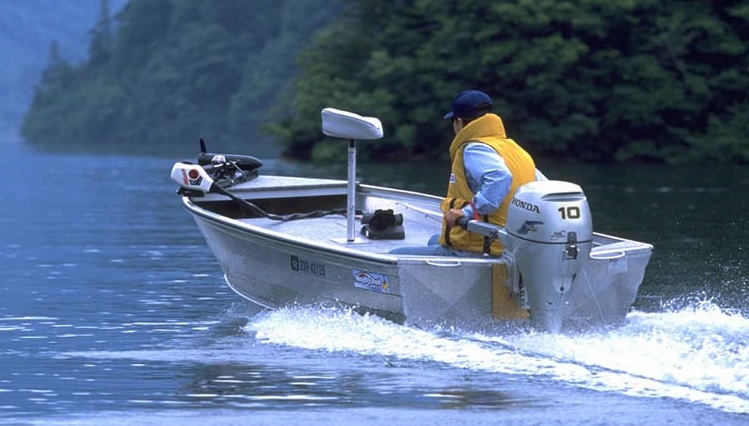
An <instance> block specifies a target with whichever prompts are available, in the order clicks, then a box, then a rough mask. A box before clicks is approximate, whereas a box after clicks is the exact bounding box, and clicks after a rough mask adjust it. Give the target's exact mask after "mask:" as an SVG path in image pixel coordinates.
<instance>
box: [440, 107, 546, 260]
mask: <svg viewBox="0 0 749 426" xmlns="http://www.w3.org/2000/svg"><path fill="white" fill-rule="evenodd" d="M475 142H480V143H483V144H486V145H489V146H490V147H492V148H493V149H494V150H495V151H497V154H499V156H500V157H502V159H504V162H505V165H506V166H507V168H508V169H509V170H510V173H511V174H512V184H511V185H510V191H509V193H508V194H507V195H506V196H505V198H504V200H502V203H501V204H500V206H499V208H498V209H497V210H495V211H494V212H493V213H491V214H488V215H483V216H482V217H481V220H483V221H485V222H489V223H492V224H495V225H499V226H502V227H504V226H505V225H506V224H507V210H508V208H509V206H510V201H511V200H512V197H513V195H514V194H515V191H516V190H517V189H518V187H519V186H520V185H523V184H525V183H528V182H531V181H534V180H536V174H535V173H536V165H535V163H534V162H533V158H531V156H530V155H529V154H528V153H527V152H526V151H525V150H524V149H523V148H521V147H520V145H518V144H517V143H515V141H513V140H512V139H508V138H507V135H506V134H505V127H504V124H502V119H501V118H500V117H499V116H498V115H496V114H491V113H489V114H486V115H484V116H482V117H479V118H477V119H476V120H474V121H471V122H470V123H468V125H467V126H465V127H464V128H463V129H462V130H461V131H460V132H458V134H457V135H455V139H453V142H452V144H451V145H450V160H451V161H452V171H451V174H450V183H449V185H448V187H447V196H446V197H445V199H444V200H443V201H442V206H441V207H442V211H443V212H447V211H448V210H450V209H453V208H455V209H460V208H463V207H465V206H467V205H468V204H470V201H471V200H472V199H473V197H474V195H475V193H474V192H473V191H471V189H470V188H469V186H468V179H467V177H466V172H465V166H464V164H463V151H465V148H466V146H467V145H468V144H469V143H475ZM440 244H442V245H443V246H446V247H451V248H453V249H456V250H464V251H473V252H483V251H484V237H483V236H481V235H478V234H473V233H470V232H468V231H466V230H464V229H463V228H461V227H459V226H455V227H449V226H447V223H443V229H442V235H441V236H440ZM501 253H502V244H501V243H500V242H499V241H495V242H494V243H492V246H491V254H492V255H500V254H501Z"/></svg>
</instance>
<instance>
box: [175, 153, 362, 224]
mask: <svg viewBox="0 0 749 426" xmlns="http://www.w3.org/2000/svg"><path fill="white" fill-rule="evenodd" d="M262 164H263V163H262V162H261V161H260V160H258V159H257V158H255V157H252V156H249V155H233V154H229V155H226V154H213V153H208V152H206V149H205V142H204V141H203V139H201V140H200V154H198V164H193V163H190V162H188V161H180V162H177V163H175V164H174V166H172V173H171V178H172V180H173V181H175V182H177V183H178V184H179V186H180V187H179V189H178V190H177V193H178V194H180V195H185V196H190V197H202V196H204V195H205V194H209V193H210V194H220V195H223V196H224V197H227V198H229V199H231V200H232V201H234V202H235V203H237V204H238V205H240V206H242V207H243V208H245V209H247V210H248V211H250V212H252V213H253V214H255V215H257V216H259V217H264V218H267V219H271V220H279V221H289V220H297V219H307V218H313V217H323V216H327V215H333V214H339V215H345V214H346V213H347V211H346V210H341V209H339V210H324V211H313V212H304V213H291V214H286V215H278V214H273V213H268V212H266V211H265V210H263V209H261V208H260V207H258V206H257V205H255V204H253V203H251V202H250V201H248V200H245V199H244V198H241V197H237V196H236V195H234V194H232V193H231V192H229V191H228V190H227V189H226V188H229V187H231V186H232V185H235V184H237V183H241V182H246V181H248V180H251V179H254V178H256V177H257V176H258V170H257V169H259V168H260V166H262ZM356 213H361V212H357V211H354V212H353V214H356Z"/></svg>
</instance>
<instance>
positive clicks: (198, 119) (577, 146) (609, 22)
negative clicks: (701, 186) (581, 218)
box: [22, 0, 749, 164]
mask: <svg viewBox="0 0 749 426" xmlns="http://www.w3.org/2000/svg"><path fill="white" fill-rule="evenodd" d="M91 34H92V35H91V43H90V47H89V55H88V58H87V60H86V61H83V62H82V63H80V64H69V63H66V62H65V61H64V60H62V59H61V58H60V56H59V54H57V53H56V46H55V45H54V44H53V45H52V46H50V54H49V64H48V67H47V69H46V70H45V72H44V74H43V77H42V79H41V81H40V82H39V84H38V85H37V87H36V90H35V95H34V99H33V102H32V105H31V108H30V109H29V111H28V113H27V114H26V116H25V119H24V124H23V129H22V133H23V135H24V138H25V139H26V141H27V142H29V143H31V144H35V145H39V146H45V147H55V148H58V149H65V148H69V147H73V146H87V147H98V148H107V149H109V150H123V151H126V150H138V149H141V150H145V149H149V150H157V149H158V150H160V151H162V152H163V151H170V150H171V151H174V152H178V151H179V150H180V149H182V150H184V148H182V147H185V146H191V147H192V146H193V145H189V144H192V143H195V144H196V142H195V141H197V140H198V138H200V137H205V138H206V140H208V141H210V142H209V143H211V145H213V146H214V147H215V149H220V150H223V151H227V150H230V149H234V150H237V149H241V150H242V153H247V154H255V155H266V154H263V153H279V154H280V155H283V156H286V157H289V158H294V159H299V160H312V161H329V160H334V159H338V158H340V157H342V156H345V150H342V149H340V143H338V142H336V141H331V140H328V139H326V138H324V137H323V135H322V133H321V130H320V110H321V109H322V108H324V107H329V106H331V107H336V108H340V109H347V110H350V111H353V112H356V113H359V114H362V115H367V116H376V117H379V118H380V119H381V120H382V122H383V125H384V128H385V135H386V136H385V138H384V140H382V141H378V142H377V143H371V144H361V147H360V152H359V156H360V157H362V158H363V159H364V160H373V161H396V160H406V159H410V160H414V159H444V158H445V157H446V155H447V152H446V151H447V149H446V148H447V146H448V144H449V140H450V139H451V137H452V133H451V127H450V125H449V123H446V122H445V121H444V120H441V117H442V115H443V114H444V113H445V112H446V111H447V110H449V108H450V103H451V101H452V98H453V97H454V96H455V94H457V93H458V92H459V91H461V90H464V89H469V88H474V89H480V90H484V91H486V92H487V93H489V94H490V95H491V96H492V98H493V99H494V104H495V112H496V113H498V114H499V115H500V116H502V117H503V119H504V121H505V127H506V128H507V131H508V135H509V137H511V138H513V139H515V140H517V141H518V142H520V143H521V144H522V145H523V146H524V147H526V148H527V149H528V150H529V151H530V152H531V153H532V154H534V155H535V156H539V157H543V158H551V159H564V160H577V161H585V162H599V163H609V162H648V163H667V164H681V163H738V164H746V163H749V138H747V135H748V134H749V95H748V94H749V62H748V61H747V57H748V55H747V48H748V46H749V3H747V2H742V1H717V0H674V1H669V2H664V1H661V0H618V1H609V0H513V1H504V0H501V1H498V0H474V1H471V2H444V1H440V0H350V1H347V2H343V1H334V0H274V1H270V0H221V1H215V2H214V1H211V2H207V1H202V0H131V2H130V3H129V4H128V5H127V6H126V7H125V8H124V10H123V11H122V12H121V13H120V14H119V15H117V16H116V17H115V18H110V17H109V13H108V11H107V0H102V13H101V18H100V20H99V22H98V24H97V25H96V27H95V28H93V29H92V33H91ZM195 146H197V145H195Z"/></svg>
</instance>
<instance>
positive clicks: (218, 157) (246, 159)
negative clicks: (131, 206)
mask: <svg viewBox="0 0 749 426" xmlns="http://www.w3.org/2000/svg"><path fill="white" fill-rule="evenodd" d="M262 165H263V163H262V162H261V161H260V160H258V159H257V158H255V157H252V156H249V155H236V154H214V153H211V152H206V148H205V141H204V140H203V139H202V138H201V139H200V153H199V154H198V164H192V163H190V162H186V161H180V162H178V163H175V164H174V166H173V167H172V174H171V177H172V180H173V181H175V182H177V183H178V184H179V185H180V193H182V194H184V193H186V192H191V193H193V194H195V195H201V194H203V193H206V192H211V190H212V189H215V188H212V187H211V185H214V184H215V185H218V186H219V187H222V188H226V187H229V186H232V185H234V184H236V183H239V182H244V181H247V180H250V179H254V178H255V177H257V176H258V169H259V168H260V167H261V166H262Z"/></svg>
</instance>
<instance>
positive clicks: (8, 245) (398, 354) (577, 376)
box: [0, 145, 749, 426]
mask: <svg viewBox="0 0 749 426" xmlns="http://www.w3.org/2000/svg"><path fill="white" fill-rule="evenodd" d="M187 151H188V150H187V149H186V152H178V153H175V156H174V158H136V157H127V156H106V155H80V154H68V155H65V154H43V153H38V152H34V151H32V150H30V149H27V148H24V147H22V146H14V145H11V146H8V147H6V149H5V152H4V154H5V155H4V159H5V164H4V167H3V189H2V192H1V193H2V200H3V203H2V206H1V207H0V271H2V278H0V423H1V424H45V425H46V424H82V425H89V424H91V425H94V424H95V425H119V424H159V425H160V424H172V423H177V422H179V423H181V424H184V425H192V424H200V425H205V424H269V425H286V424H288V423H289V422H296V423H300V424H301V423H304V424H326V425H329V424H357V423H360V424H388V425H390V424H434V425H439V424H471V425H486V424H523V425H527V424H541V425H547V424H565V425H566V424H627V425H656V424H665V423H673V424H680V425H701V426H702V425H705V424H729V425H733V424H736V425H738V424H747V423H749V301H747V300H748V299H749V298H747V293H748V292H749V290H747V288H749V274H748V273H747V272H749V265H747V262H748V261H749V260H748V259H749V256H747V250H748V248H747V239H748V238H749V230H747V217H748V215H747V213H746V212H747V209H748V208H749V203H748V200H749V195H747V194H749V173H748V172H749V169H748V168H747V167H720V168H705V167H694V168H673V167H671V168H666V167H655V166H616V167H608V168H606V167H594V166H570V165H566V166H560V165H543V164H540V165H539V166H540V167H541V168H542V169H543V170H544V171H545V172H546V174H547V175H549V177H551V178H556V179H564V180H570V181H574V182H578V183H580V184H581V185H582V186H583V188H584V189H585V191H586V194H587V195H588V198H589V201H590V204H591V209H592V212H593V215H594V221H595V228H596V230H597V231H599V232H603V233H609V234H614V235H619V236H623V237H628V238H632V239H637V240H642V241H646V242H651V243H653V244H654V245H655V252H654V254H653V259H652V262H651V265H650V267H649V269H648V272H647V274H646V277H645V282H644V283H643V286H642V289H641V294H640V296H641V297H640V298H639V299H638V301H637V304H636V306H635V311H634V312H633V313H632V314H630V316H629V317H628V321H627V323H626V324H625V325H624V326H623V327H622V328H620V329H617V330H612V331H609V332H606V333H604V332H598V333H586V334H570V335H548V334H542V333H504V334H500V333H497V334H495V335H491V334H489V335H487V334H475V333H471V332H467V331H462V330H454V329H449V330H439V329H435V330H422V329H415V328H410V327H407V326H402V325H396V324H393V323H389V322H387V321H383V320H380V319H378V318H376V317H370V316H359V315H356V314H351V313H348V312H342V311H330V310H323V309H315V308H295V309H283V310H279V311H275V312H266V311H262V310H260V309H258V308H256V307H254V306H252V305H251V304H249V302H245V301H243V300H242V299H240V298H239V296H237V295H235V294H234V293H232V292H231V291H230V290H229V289H228V288H227V287H226V286H225V284H224V283H223V280H222V275H221V272H220V270H219V268H218V265H217V263H216V262H215V260H214V259H213V257H212V255H211V253H210V251H209V249H208V248H207V246H206V245H205V243H204V241H203V239H202V237H201V235H200V234H199V233H198V231H197V229H196V228H195V225H194V223H193V222H192V221H191V219H190V217H189V216H188V215H187V213H186V212H184V211H183V210H182V208H181V207H180V204H179V201H178V199H177V196H176V195H175V194H174V190H175V185H174V184H173V183H171V182H170V181H169V180H168V174H169V170H170V168H171V165H172V163H173V162H174V161H175V160H181V159H192V157H193V156H194V153H193V152H187ZM443 169H444V165H424V164H412V165H410V167H402V166H383V165H379V166H365V165H361V166H360V176H359V179H360V180H362V181H365V182H367V183H377V184H386V185H395V186H399V187H403V188H410V189H415V190H423V191H427V192H439V191H441V190H442V186H443V181H444V177H443V176H442V175H443V173H441V172H442V171H443ZM262 172H265V173H269V174H270V173H280V172H291V173H300V174H306V175H318V176H328V177H334V178H345V168H333V169H330V168H324V169H314V168H309V167H300V166H294V165H289V164H282V163H279V162H276V161H269V162H267V164H266V166H265V167H264V168H263V170H262Z"/></svg>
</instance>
